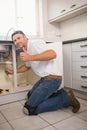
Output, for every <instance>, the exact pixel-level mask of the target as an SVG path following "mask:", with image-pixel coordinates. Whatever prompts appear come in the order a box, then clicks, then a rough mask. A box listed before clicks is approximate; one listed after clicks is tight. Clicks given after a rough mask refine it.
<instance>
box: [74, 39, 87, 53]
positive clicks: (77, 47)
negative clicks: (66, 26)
mask: <svg viewBox="0 0 87 130" xmlns="http://www.w3.org/2000/svg"><path fill="white" fill-rule="evenodd" d="M72 51H87V41H81V42H76V43H73V44H72Z"/></svg>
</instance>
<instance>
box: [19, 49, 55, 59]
mask: <svg viewBox="0 0 87 130" xmlns="http://www.w3.org/2000/svg"><path fill="white" fill-rule="evenodd" d="M23 51H24V52H22V53H21V55H20V59H21V60H22V61H48V60H51V59H54V58H56V52H55V51H54V50H52V49H50V50H46V51H44V52H42V53H39V54H35V55H30V54H29V53H27V51H26V50H25V49H24V48H23Z"/></svg>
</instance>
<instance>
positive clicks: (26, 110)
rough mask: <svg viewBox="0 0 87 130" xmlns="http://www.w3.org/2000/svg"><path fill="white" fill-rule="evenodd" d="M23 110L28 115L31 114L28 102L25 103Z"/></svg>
mask: <svg viewBox="0 0 87 130" xmlns="http://www.w3.org/2000/svg"><path fill="white" fill-rule="evenodd" d="M23 112H24V114H26V115H29V106H28V105H27V103H25V105H24V107H23Z"/></svg>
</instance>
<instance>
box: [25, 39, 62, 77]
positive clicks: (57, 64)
mask: <svg viewBox="0 0 87 130" xmlns="http://www.w3.org/2000/svg"><path fill="white" fill-rule="evenodd" d="M48 49H53V50H54V51H55V52H56V54H57V57H56V58H55V59H52V60H48V61H29V62H26V66H30V67H31V68H32V70H33V71H34V72H35V73H36V74H37V75H38V76H40V77H44V76H47V75H50V74H51V75H60V76H62V75H63V58H62V43H61V42H55V43H51V44H46V43H45V42H44V41H43V40H32V41H30V42H29V44H28V48H27V52H28V53H29V54H31V55H35V54H38V53H41V52H43V51H46V50H48Z"/></svg>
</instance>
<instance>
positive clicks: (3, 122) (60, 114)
mask: <svg viewBox="0 0 87 130" xmlns="http://www.w3.org/2000/svg"><path fill="white" fill-rule="evenodd" d="M78 100H79V101H80V103H81V108H80V110H79V112H78V113H76V114H74V113H72V112H71V108H67V109H61V110H57V111H54V112H46V113H42V114H39V115H37V116H27V115H25V114H24V113H23V111H22V109H23V104H24V102H25V100H22V101H18V102H13V103H9V104H5V105H1V106H0V130H67V129H69V130H87V101H86V100H82V99H78Z"/></svg>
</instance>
